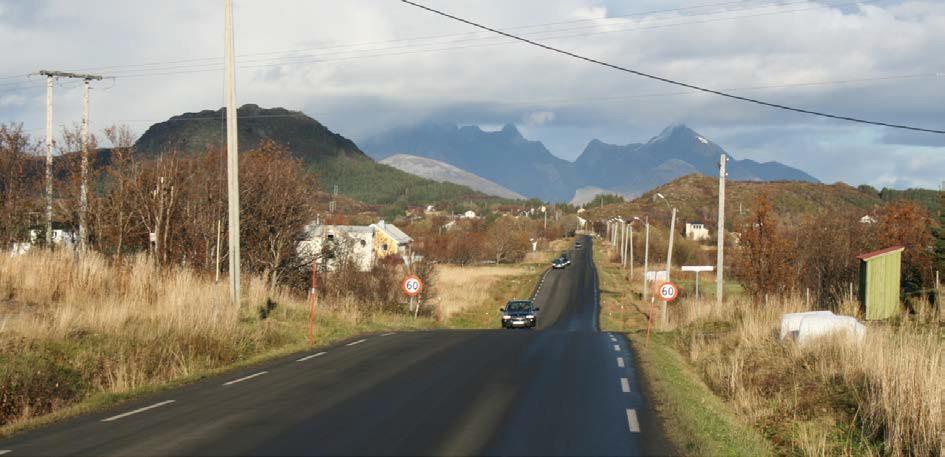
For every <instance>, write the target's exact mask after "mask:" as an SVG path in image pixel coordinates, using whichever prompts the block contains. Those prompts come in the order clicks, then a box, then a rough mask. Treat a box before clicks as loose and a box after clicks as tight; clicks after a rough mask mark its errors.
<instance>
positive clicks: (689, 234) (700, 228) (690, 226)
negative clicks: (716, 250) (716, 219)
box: [685, 222, 710, 241]
mask: <svg viewBox="0 0 945 457" xmlns="http://www.w3.org/2000/svg"><path fill="white" fill-rule="evenodd" d="M685 234H686V238H689V239H690V240H695V241H705V240H708V239H709V238H710V235H709V229H708V228H706V226H705V224H700V223H689V222H687V223H686V231H685Z"/></svg>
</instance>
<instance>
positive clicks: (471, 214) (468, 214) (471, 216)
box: [460, 210, 478, 219]
mask: <svg viewBox="0 0 945 457" xmlns="http://www.w3.org/2000/svg"><path fill="white" fill-rule="evenodd" d="M460 218H462V219H477V218H478V216H476V212H475V211H472V210H470V211H466V212H465V213H463V214H462V216H460Z"/></svg>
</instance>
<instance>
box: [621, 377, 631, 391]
mask: <svg viewBox="0 0 945 457" xmlns="http://www.w3.org/2000/svg"><path fill="white" fill-rule="evenodd" d="M620 388H621V389H623V391H624V392H625V393H626V392H630V381H629V380H628V379H627V378H620Z"/></svg>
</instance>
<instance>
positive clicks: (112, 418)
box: [0, 400, 175, 454]
mask: <svg viewBox="0 0 945 457" xmlns="http://www.w3.org/2000/svg"><path fill="white" fill-rule="evenodd" d="M174 401H175V400H166V401H162V402H160V403H155V404H153V405H151V406H145V407H144V408H138V409H136V410H134V411H128V412H127V413H122V414H119V415H117V416H112V417H109V418H107V419H102V422H111V421H114V420H118V419H121V418H123V417H128V416H130V415H132V414H138V413H142V412H145V411H147V410H149V409H154V408H159V407H161V406H164V405H169V404H171V403H174ZM7 452H9V451H7ZM5 453H6V452H0V454H5Z"/></svg>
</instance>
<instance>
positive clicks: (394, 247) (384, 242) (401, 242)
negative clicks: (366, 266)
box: [370, 219, 413, 259]
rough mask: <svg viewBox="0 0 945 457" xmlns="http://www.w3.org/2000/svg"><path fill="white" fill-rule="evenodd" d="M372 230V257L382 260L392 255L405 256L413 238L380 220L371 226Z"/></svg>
mask: <svg viewBox="0 0 945 457" xmlns="http://www.w3.org/2000/svg"><path fill="white" fill-rule="evenodd" d="M370 227H371V228H372V229H374V255H375V256H376V257H377V258H378V259H383V258H385V257H388V256H392V255H400V256H402V257H403V256H406V255H407V250H408V248H409V247H410V244H411V243H413V238H410V237H409V236H407V234H406V233H404V232H402V231H401V230H400V229H399V228H397V227H396V226H395V225H394V224H388V223H386V222H384V220H383V219H381V220H380V221H379V222H378V223H376V224H371V225H370Z"/></svg>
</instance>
